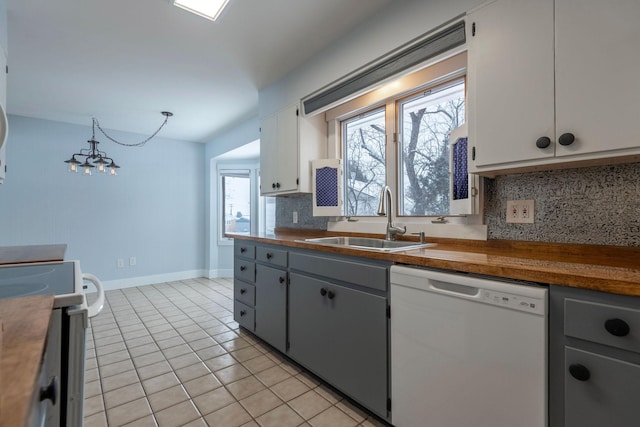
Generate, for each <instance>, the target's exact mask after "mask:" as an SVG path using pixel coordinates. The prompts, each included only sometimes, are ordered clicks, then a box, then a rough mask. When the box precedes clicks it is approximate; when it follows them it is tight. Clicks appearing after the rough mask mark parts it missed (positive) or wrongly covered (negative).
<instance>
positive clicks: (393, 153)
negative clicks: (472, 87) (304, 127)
mask: <svg viewBox="0 0 640 427" xmlns="http://www.w3.org/2000/svg"><path fill="white" fill-rule="evenodd" d="M466 74H467V52H466V51H465V52H461V53H458V54H455V55H453V56H451V57H448V58H446V59H444V60H440V61H439V62H436V63H432V64H425V66H424V68H422V69H420V70H418V71H415V72H413V73H411V74H409V75H406V76H404V77H400V78H398V79H397V80H394V81H391V82H388V83H386V84H385V85H383V86H381V87H379V88H377V89H374V90H372V91H370V92H368V93H365V94H364V95H361V96H358V97H356V98H354V99H351V100H348V101H346V102H344V103H342V104H340V105H338V106H336V107H334V108H332V109H330V110H328V111H326V112H325V119H326V121H327V122H328V124H329V127H328V129H329V147H328V148H329V153H331V152H333V153H334V155H335V156H336V158H341V159H343V163H344V164H346V162H347V159H346V158H345V156H344V147H343V143H342V122H344V121H347V120H350V119H353V118H355V117H357V116H359V115H362V114H363V113H365V112H368V111H373V110H375V109H377V108H380V107H381V106H384V107H385V121H386V124H385V133H386V137H385V138H386V143H385V156H386V185H388V186H389V187H390V188H392V189H394V190H393V191H392V194H393V203H394V205H395V206H394V209H395V212H399V210H398V208H399V206H400V202H399V197H398V195H399V192H398V189H399V185H400V179H401V178H400V177H399V175H398V174H399V167H398V166H399V163H398V162H399V159H400V154H399V143H398V140H399V118H398V101H399V100H401V99H406V98H408V97H411V96H415V95H416V94H419V93H420V92H425V91H428V90H433V89H435V88H438V87H441V86H443V85H446V84H451V83H452V82H454V81H459V80H464V83H465V123H466V117H467V116H468V111H469V106H468V104H467V99H468V89H467V87H468V85H467V78H466ZM344 179H345V182H346V178H344ZM343 191H345V192H346V185H345V186H344V190H343ZM344 196H345V195H344V194H343V197H344ZM345 215H346V211H345ZM438 216H442V215H398V217H402V218H405V219H408V218H425V217H438ZM446 216H455V214H450V215H446ZM354 217H358V218H375V217H376V216H369V215H367V216H361V215H354Z"/></svg>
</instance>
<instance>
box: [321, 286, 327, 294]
mask: <svg viewBox="0 0 640 427" xmlns="http://www.w3.org/2000/svg"><path fill="white" fill-rule="evenodd" d="M326 294H327V290H326V289H325V288H321V289H320V295H322V296H325V295H326Z"/></svg>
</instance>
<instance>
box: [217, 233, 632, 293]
mask: <svg viewBox="0 0 640 427" xmlns="http://www.w3.org/2000/svg"><path fill="white" fill-rule="evenodd" d="M336 235H358V236H368V237H378V238H380V237H383V236H381V235H376V234H371V235H370V234H361V233H339V232H327V231H325V230H298V229H277V230H276V234H275V235H274V236H258V235H252V236H246V235H244V236H240V235H238V236H236V235H229V236H228V237H233V238H238V239H241V240H252V241H256V242H263V243H270V244H278V245H284V246H289V247H297V248H303V249H313V250H318V251H322V252H328V253H335V254H342V255H351V256H360V257H365V258H371V259H378V260H384V261H390V262H394V263H398V264H410V265H418V266H424V267H433V268H441V269H446V270H454V271H462V272H467V273H475V274H482V275H489V276H496V277H503V278H509V279H517V280H525V281H531V282H538V283H544V284H552V285H560V286H569V287H575V288H581V289H589V290H595V291H601V292H608V293H615V294H621V295H631V296H640V248H635V247H629V248H627V247H618V246H599V245H576V244H564V243H541V242H524V241H505V240H487V241H472V240H459V239H442V238H437V239H436V238H427V241H428V242H434V243H437V245H436V246H434V247H430V248H424V249H412V250H407V251H400V252H392V253H386V252H375V251H367V250H359V249H351V248H340V247H333V246H326V245H318V244H313V243H308V242H299V241H298V240H302V239H307V238H313V237H323V236H336ZM405 240H415V239H413V238H409V239H405Z"/></svg>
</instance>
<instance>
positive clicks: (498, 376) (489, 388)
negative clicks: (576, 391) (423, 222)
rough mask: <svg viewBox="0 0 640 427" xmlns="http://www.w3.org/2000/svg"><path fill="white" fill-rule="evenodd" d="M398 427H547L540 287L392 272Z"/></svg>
mask: <svg viewBox="0 0 640 427" xmlns="http://www.w3.org/2000/svg"><path fill="white" fill-rule="evenodd" d="M390 299H391V399H392V405H391V420H392V422H393V425H394V426H396V427H544V426H546V425H547V288H546V287H543V286H536V285H528V284H526V285H525V284H517V283H515V282H511V281H506V280H505V281H502V280H501V279H493V278H491V279H488V278H480V277H476V276H470V275H466V274H464V273H443V272H440V271H434V270H428V269H423V268H417V267H404V266H392V267H391V297H390Z"/></svg>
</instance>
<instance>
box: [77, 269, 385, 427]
mask: <svg viewBox="0 0 640 427" xmlns="http://www.w3.org/2000/svg"><path fill="white" fill-rule="evenodd" d="M232 298H233V282H232V280H230V279H216V280H209V279H193V280H185V281H179V282H171V283H162V284H158V285H148V286H140V287H136V288H128V289H122V290H117V291H108V292H107V293H106V303H105V307H104V309H103V311H102V312H101V313H100V315H98V316H97V317H95V318H94V319H92V320H91V322H90V323H91V327H90V328H89V333H88V335H87V360H86V388H85V426H87V427H92V426H109V427H118V426H125V425H126V426H160V427H164V426H220V427H235V426H247V427H248V426H274V427H276V426H277V427H287V426H310V425H311V426H315V427H321V426H330V427H342V426H344V427H352V426H382V425H383V424H382V423H380V421H379V420H377V419H375V418H374V417H371V416H369V415H368V414H367V413H366V412H364V411H362V410H360V409H358V408H356V407H355V406H354V405H352V404H351V403H350V402H349V401H347V400H346V399H344V398H343V397H342V396H340V395H338V394H336V393H334V392H333V391H331V390H330V389H329V388H327V387H326V386H324V385H320V384H319V383H318V381H317V380H316V379H314V378H313V377H312V376H310V375H308V374H306V373H304V372H302V371H301V370H300V369H299V368H298V367H297V366H295V365H293V364H291V363H290V362H288V361H286V360H285V359H284V358H282V357H281V356H279V355H278V354H277V353H276V352H273V351H271V350H270V349H269V348H268V346H265V345H264V344H262V343H260V342H259V341H258V340H257V339H255V338H254V337H253V336H251V335H250V334H248V333H246V332H244V331H241V330H240V329H239V328H238V324H237V323H236V322H234V321H233V313H232V310H233V301H232Z"/></svg>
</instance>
